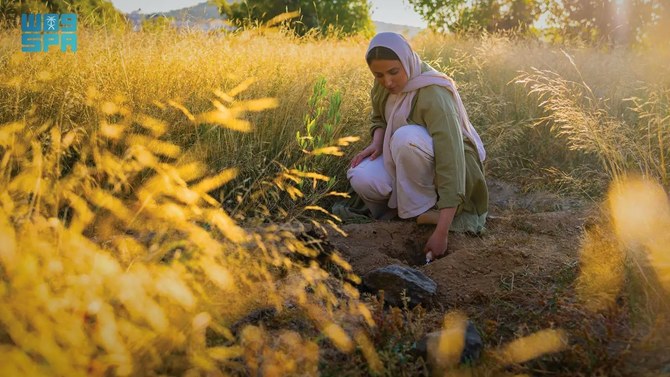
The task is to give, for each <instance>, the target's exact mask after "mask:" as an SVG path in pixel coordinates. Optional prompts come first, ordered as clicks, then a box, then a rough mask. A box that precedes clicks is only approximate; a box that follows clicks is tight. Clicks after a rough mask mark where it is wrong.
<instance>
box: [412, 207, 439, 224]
mask: <svg viewBox="0 0 670 377" xmlns="http://www.w3.org/2000/svg"><path fill="white" fill-rule="evenodd" d="M438 220H440V211H439V210H436V209H429V210H428V211H426V212H424V213H422V214H420V215H419V216H417V217H416V223H417V224H432V225H437V222H438Z"/></svg>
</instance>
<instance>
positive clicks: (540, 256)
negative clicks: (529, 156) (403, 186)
mask: <svg viewBox="0 0 670 377" xmlns="http://www.w3.org/2000/svg"><path fill="white" fill-rule="evenodd" d="M489 193H490V205H489V217H488V219H487V225H486V228H487V232H486V233H485V234H484V235H483V236H470V235H465V234H455V233H451V234H450V236H449V243H448V249H447V253H446V254H445V255H444V256H443V257H441V258H439V259H437V260H435V261H433V262H431V263H429V264H426V262H425V256H424V255H423V253H422V248H423V245H424V243H425V242H426V241H427V239H428V237H429V236H430V234H431V232H432V230H433V226H429V225H417V224H416V223H415V222H414V221H413V220H395V221H374V222H370V223H365V224H345V225H343V226H342V229H343V230H344V231H345V232H346V233H347V237H344V236H341V235H339V234H337V233H335V232H332V233H331V234H329V236H328V238H329V241H330V243H331V244H333V245H334V246H335V247H336V248H337V249H338V250H339V251H340V252H341V253H342V254H343V255H344V256H345V257H346V258H347V259H348V260H349V262H350V263H351V265H352V266H353V269H354V271H355V272H356V273H357V274H358V275H359V276H363V275H365V273H367V272H368V271H371V270H373V269H376V268H380V267H383V266H386V265H389V264H401V265H407V266H411V267H413V268H416V269H418V270H420V271H422V272H424V273H425V274H426V275H428V276H429V277H430V278H431V279H433V280H434V281H435V282H436V283H437V285H438V293H437V300H436V301H437V305H436V307H433V308H429V314H432V318H433V323H432V324H430V326H432V327H433V328H432V330H437V329H439V328H440V325H441V318H442V316H443V315H444V313H446V312H447V311H449V310H453V309H457V310H460V311H463V312H465V313H466V314H467V315H468V317H469V318H470V319H471V320H472V321H473V322H474V323H475V325H476V326H477V328H478V329H479V331H480V333H481V334H482V337H483V339H484V342H485V347H486V348H488V349H491V348H496V347H499V346H502V345H504V344H505V343H507V342H509V341H511V340H514V339H517V338H519V337H522V336H526V335H529V334H531V333H533V332H535V331H539V330H542V329H546V328H561V329H564V330H565V331H567V333H568V336H569V339H570V347H569V350H567V351H564V352H561V353H559V354H555V355H549V356H546V357H543V358H541V359H539V361H538V360H536V361H533V362H530V363H526V364H525V365H524V366H517V369H514V368H512V369H511V370H508V372H512V373H531V374H532V375H538V374H542V375H544V374H548V375H593V374H600V375H642V374H648V373H649V372H651V373H652V374H653V375H657V373H654V371H656V372H657V371H661V370H664V368H669V366H670V360H668V357H667V356H662V355H665V354H666V353H665V352H661V353H660V355H661V356H662V357H660V358H656V359H655V361H653V362H652V361H650V362H646V363H644V364H645V365H641V363H640V362H639V360H638V359H637V358H636V356H635V352H632V351H631V349H632V348H631V347H632V346H631V345H632V344H633V343H634V341H633V340H632V339H633V337H634V335H633V331H634V330H633V326H630V323H631V319H630V318H629V317H630V305H628V304H627V303H626V302H625V300H626V299H625V298H621V299H620V300H619V307H618V308H614V309H613V310H612V311H611V312H609V313H604V314H603V313H590V312H588V311H586V310H585V309H584V305H582V303H581V302H580V301H579V300H578V298H577V295H576V293H575V290H574V285H575V284H574V283H575V278H576V276H577V275H578V273H579V248H580V240H581V236H582V235H583V233H584V230H585V228H588V227H589V226H590V224H592V223H594V222H595V221H597V216H598V213H599V211H598V206H597V204H595V203H592V202H587V201H584V200H579V199H574V198H565V197H560V196H557V195H555V194H551V193H537V192H536V193H530V194H529V193H523V192H521V191H520V190H519V189H517V188H515V187H514V186H513V185H511V184H509V183H506V182H502V181H495V180H493V181H490V182H489ZM430 326H429V327H430ZM429 330H430V329H429ZM432 330H431V331H432ZM655 354H657V356H658V355H659V353H658V352H656V353H655ZM649 360H651V359H649ZM640 368H642V369H640ZM669 369H670V368H669Z"/></svg>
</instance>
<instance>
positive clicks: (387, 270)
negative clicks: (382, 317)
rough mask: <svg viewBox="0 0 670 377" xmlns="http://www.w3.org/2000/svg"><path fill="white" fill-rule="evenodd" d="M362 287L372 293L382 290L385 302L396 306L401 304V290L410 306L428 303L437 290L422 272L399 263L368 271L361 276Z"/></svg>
mask: <svg viewBox="0 0 670 377" xmlns="http://www.w3.org/2000/svg"><path fill="white" fill-rule="evenodd" d="M363 287H364V288H365V289H366V290H368V291H370V292H372V293H377V292H378V291H380V290H383V291H384V300H385V301H386V303H388V304H389V305H391V306H398V307H401V306H403V302H402V292H403V291H405V295H406V297H407V298H408V299H409V303H408V304H409V306H410V307H414V306H416V305H418V304H423V305H424V306H428V305H430V303H431V301H432V299H433V298H434V296H435V293H436V292H437V284H436V283H435V282H434V281H433V280H432V279H430V278H429V277H428V276H426V275H425V274H424V273H423V272H421V271H419V270H415V269H413V268H409V267H405V266H399V265H390V266H386V267H382V268H379V269H376V270H373V271H370V272H368V273H367V274H365V276H363Z"/></svg>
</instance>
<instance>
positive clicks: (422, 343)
mask: <svg viewBox="0 0 670 377" xmlns="http://www.w3.org/2000/svg"><path fill="white" fill-rule="evenodd" d="M441 336H442V330H440V331H434V332H431V333H429V334H427V335H426V336H424V337H423V338H422V339H421V340H419V341H418V342H416V343H415V344H414V349H413V353H414V355H415V356H417V357H419V356H421V357H423V359H424V360H426V361H427V362H428V364H429V365H430V366H431V367H433V368H434V367H436V366H435V365H434V364H435V363H436V362H435V360H432V359H431V357H430V353H431V352H432V350H434V349H435V348H437V345H438V344H439V341H440V337H441ZM483 347H484V342H483V341H482V337H481V336H480V335H479V331H477V328H476V327H475V325H474V324H473V323H472V322H470V321H468V326H467V328H466V330H465V345H464V347H463V351H462V352H461V359H460V362H461V363H462V364H463V363H472V362H474V361H476V360H478V359H479V357H480V355H481V352H482V348H483Z"/></svg>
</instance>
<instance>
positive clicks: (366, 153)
mask: <svg viewBox="0 0 670 377" xmlns="http://www.w3.org/2000/svg"><path fill="white" fill-rule="evenodd" d="M381 154H382V146H377V145H375V143H372V144H370V145H368V147H367V148H365V149H363V150H362V151H361V152H360V153H359V154H357V155H356V156H354V158H353V159H352V160H351V167H352V168H355V167H356V166H358V164H360V163H361V161H363V160H364V159H365V158H366V157H370V160H374V159H375V158H377V157H379V155H381Z"/></svg>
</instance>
